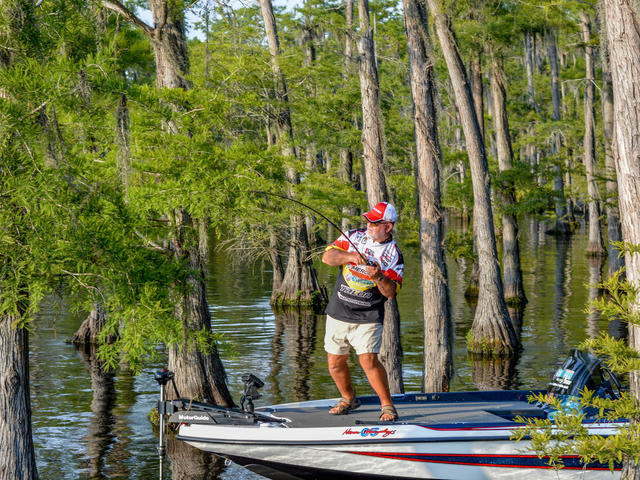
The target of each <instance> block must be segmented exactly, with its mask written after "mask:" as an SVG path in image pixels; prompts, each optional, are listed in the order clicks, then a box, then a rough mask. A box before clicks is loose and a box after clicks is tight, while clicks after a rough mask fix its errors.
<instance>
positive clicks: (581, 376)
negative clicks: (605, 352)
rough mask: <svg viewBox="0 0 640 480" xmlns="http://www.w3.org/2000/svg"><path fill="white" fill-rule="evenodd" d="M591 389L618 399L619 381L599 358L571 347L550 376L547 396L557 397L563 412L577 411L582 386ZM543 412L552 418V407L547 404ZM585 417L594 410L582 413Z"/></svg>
mask: <svg viewBox="0 0 640 480" xmlns="http://www.w3.org/2000/svg"><path fill="white" fill-rule="evenodd" d="M585 388H586V389H588V390H590V391H592V392H595V394H594V396H595V397H600V398H610V399H612V400H615V399H618V398H620V391H621V387H620V382H619V381H618V379H617V377H616V376H615V375H614V374H613V373H612V372H611V370H609V369H608V368H607V367H606V365H604V364H603V363H602V361H601V360H600V359H599V358H598V357H596V356H595V355H592V354H591V353H589V352H585V351H582V350H572V351H571V352H570V354H569V358H567V360H565V362H564V364H563V365H562V367H560V368H559V369H558V370H557V371H556V373H555V374H554V376H553V379H552V380H551V382H550V383H549V386H548V390H547V392H548V395H549V396H553V397H557V398H559V399H560V401H561V404H562V409H563V410H564V411H565V412H574V413H581V410H580V397H581V395H582V391H583V390H584V389H585ZM547 410H548V411H547V415H548V417H549V418H550V419H553V417H554V412H555V409H554V408H551V407H548V408H547ZM584 413H586V414H587V415H588V416H589V414H591V413H595V411H594V412H584Z"/></svg>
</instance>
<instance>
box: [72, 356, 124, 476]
mask: <svg viewBox="0 0 640 480" xmlns="http://www.w3.org/2000/svg"><path fill="white" fill-rule="evenodd" d="M80 353H81V354H82V359H83V361H84V362H85V364H86V365H87V366H88V368H89V371H90V372H91V390H92V391H93V399H92V400H91V413H92V414H93V415H92V417H91V420H90V421H89V427H88V432H87V437H86V441H87V456H88V457H89V478H90V479H92V480H93V479H96V480H97V479H102V478H108V477H106V476H105V474H104V467H105V465H106V463H107V462H106V456H107V453H108V451H109V449H110V448H111V447H112V445H113V444H114V443H115V440H116V438H115V435H114V434H113V427H114V425H115V420H116V417H115V416H114V415H113V407H114V405H115V401H116V388H115V383H114V377H115V376H114V374H113V373H110V372H106V371H105V370H104V369H103V367H102V363H101V362H100V361H99V360H98V358H97V356H96V347H95V345H89V344H87V345H84V346H82V347H81V350H80Z"/></svg>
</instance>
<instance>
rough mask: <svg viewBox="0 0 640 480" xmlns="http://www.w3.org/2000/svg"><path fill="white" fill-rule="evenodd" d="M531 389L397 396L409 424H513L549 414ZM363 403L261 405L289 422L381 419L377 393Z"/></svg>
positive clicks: (311, 423) (308, 424)
mask: <svg viewBox="0 0 640 480" xmlns="http://www.w3.org/2000/svg"><path fill="white" fill-rule="evenodd" d="M531 393H532V392H531V391H522V392H513V391H511V392H466V393H441V394H409V395H403V396H398V397H394V403H395V407H396V410H397V411H398V415H399V417H400V418H399V420H398V421H397V422H396V423H405V424H421V425H429V424H437V425H439V426H440V427H443V426H446V425H451V426H457V427H460V426H461V424H474V425H483V424H487V425H498V426H499V425H501V424H504V425H509V424H513V419H514V418H515V417H516V416H522V417H528V418H531V417H535V418H546V415H545V413H544V411H543V410H542V409H541V408H539V407H536V406H535V405H533V404H531V403H529V402H528V401H527V395H528V394H531ZM358 398H359V399H360V400H361V402H362V405H361V406H360V407H358V408H357V409H355V410H353V411H351V412H350V413H348V414H346V415H331V414H329V412H328V410H329V408H330V407H331V406H332V405H333V404H335V403H336V402H337V399H332V400H324V401H312V402H302V403H298V404H284V405H274V406H270V407H263V408H257V409H256V412H260V413H269V414H271V415H274V416H276V417H279V418H285V419H287V420H288V426H290V427H294V428H295V427H297V428H310V427H346V426H355V425H361V424H367V425H372V424H381V425H383V424H388V423H390V422H380V421H379V416H380V403H379V400H378V398H377V397H358Z"/></svg>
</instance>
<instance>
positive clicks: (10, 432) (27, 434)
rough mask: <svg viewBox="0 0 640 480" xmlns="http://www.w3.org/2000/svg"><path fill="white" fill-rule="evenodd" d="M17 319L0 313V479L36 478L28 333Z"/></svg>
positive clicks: (34, 479)
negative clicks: (17, 323) (18, 323)
mask: <svg viewBox="0 0 640 480" xmlns="http://www.w3.org/2000/svg"><path fill="white" fill-rule="evenodd" d="M16 320H18V319H17V318H15V317H12V316H6V315H3V316H0V408H1V409H2V415H0V445H1V446H2V447H1V448H2V462H0V480H14V479H18V478H19V479H25V480H37V479H38V478H39V477H38V470H37V468H36V456H35V451H34V448H33V439H32V436H31V398H30V393H29V332H28V330H27V328H25V327H14V326H13V325H12V324H13V323H14V322H16Z"/></svg>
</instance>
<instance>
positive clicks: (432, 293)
mask: <svg viewBox="0 0 640 480" xmlns="http://www.w3.org/2000/svg"><path fill="white" fill-rule="evenodd" d="M403 5H404V22H405V30H406V32H407V49H408V54H409V77H410V81H411V98H412V100H413V125H414V135H415V141H416V153H417V168H416V187H417V190H418V215H419V219H420V260H421V265H422V304H423V305H424V307H423V324H424V360H423V366H422V373H423V380H422V388H423V390H422V391H424V392H445V391H448V390H449V386H450V383H451V377H452V374H453V360H452V357H453V355H452V340H453V325H452V322H451V305H450V299H449V289H448V277H447V267H446V263H445V254H444V248H443V243H444V218H443V210H442V204H441V199H440V167H439V165H440V146H439V144H438V127H437V118H436V108H435V102H434V89H435V81H434V65H433V61H432V58H433V57H432V51H431V43H430V38H429V16H428V15H429V13H428V11H427V8H426V5H425V3H424V1H421V0H404V1H403Z"/></svg>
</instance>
